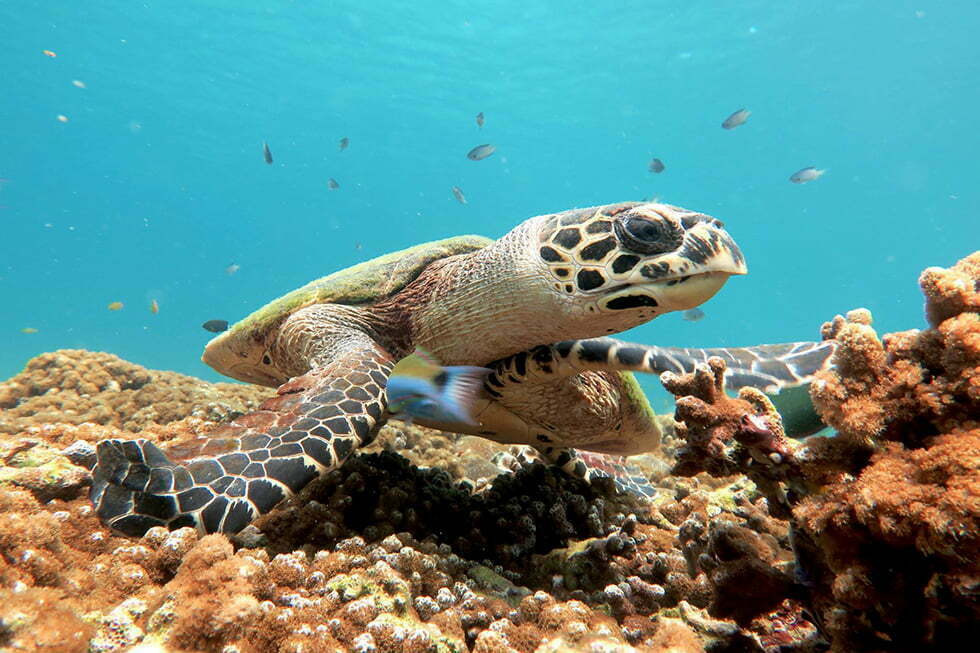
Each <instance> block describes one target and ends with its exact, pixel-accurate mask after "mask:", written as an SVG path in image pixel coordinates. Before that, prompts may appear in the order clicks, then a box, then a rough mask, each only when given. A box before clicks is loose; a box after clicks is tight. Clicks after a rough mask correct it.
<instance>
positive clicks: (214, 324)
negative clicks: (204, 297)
mask: <svg viewBox="0 0 980 653" xmlns="http://www.w3.org/2000/svg"><path fill="white" fill-rule="evenodd" d="M201 328H203V329H204V330H205V331H210V332H211V333H221V332H222V331H227V330H228V320H208V321H207V322H205V323H204V324H202V325H201Z"/></svg>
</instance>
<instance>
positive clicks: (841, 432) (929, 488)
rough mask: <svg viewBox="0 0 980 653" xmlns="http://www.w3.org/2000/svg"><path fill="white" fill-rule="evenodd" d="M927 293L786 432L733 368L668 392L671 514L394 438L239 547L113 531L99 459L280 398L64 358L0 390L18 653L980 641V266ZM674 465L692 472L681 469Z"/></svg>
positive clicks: (245, 535)
mask: <svg viewBox="0 0 980 653" xmlns="http://www.w3.org/2000/svg"><path fill="white" fill-rule="evenodd" d="M920 284H921V286H922V288H923V291H924V293H925V295H926V315H927V318H928V320H929V323H930V325H931V326H930V328H928V329H925V330H922V331H908V332H903V333H897V334H890V335H886V336H884V337H883V338H879V336H878V335H877V334H876V333H875V331H874V330H873V329H872V327H871V318H870V314H868V312H867V311H852V312H851V313H849V314H848V316H847V317H846V318H844V317H838V318H836V319H835V320H833V321H832V322H830V323H828V324H827V325H825V327H824V330H823V335H824V337H825V338H829V339H834V340H836V341H837V342H838V343H839V347H838V350H837V353H836V355H835V366H834V368H833V369H831V370H829V371H827V372H825V373H822V374H821V376H820V378H818V379H817V380H816V381H815V383H814V384H813V388H812V395H813V399H814V402H815V405H816V406H817V408H818V410H819V412H820V414H821V415H822V417H823V418H824V420H825V421H826V422H827V423H828V424H829V425H830V426H831V428H832V429H833V430H834V433H833V434H832V436H831V437H813V438H810V439H808V440H806V441H804V442H797V441H794V440H791V439H789V438H787V437H785V436H784V434H783V431H782V426H781V423H780V420H779V416H778V413H776V412H775V410H774V409H773V408H772V406H771V404H770V403H769V402H768V400H767V399H766V397H765V396H764V395H760V394H758V393H753V392H752V391H743V392H742V393H741V395H740V397H738V398H733V397H730V396H728V395H727V394H726V393H725V392H724V383H723V378H722V374H723V371H724V364H723V362H721V361H720V360H718V359H715V360H713V361H712V362H711V363H710V365H709V366H705V367H704V368H703V369H701V370H699V371H697V372H696V373H695V374H692V375H685V376H667V377H666V378H664V382H665V385H666V386H667V387H668V389H669V390H670V391H671V392H673V393H674V394H676V395H677V396H678V397H679V399H678V410H677V415H676V417H677V419H678V420H681V421H680V422H678V423H677V424H676V428H675V425H674V424H673V423H672V422H671V421H670V420H669V419H666V420H665V425H666V426H667V429H666V433H667V434H666V436H665V439H664V445H665V446H664V451H663V452H662V453H661V454H658V455H657V456H647V457H645V459H641V460H640V461H639V464H641V465H644V468H645V469H646V470H647V472H648V473H649V474H650V475H651V477H652V480H653V482H654V484H656V485H657V486H658V487H660V488H662V492H661V493H660V494H659V495H658V497H657V498H655V499H654V500H653V501H652V502H643V501H641V500H639V499H636V498H633V497H630V496H623V495H619V494H617V493H616V491H615V490H614V488H613V487H612V484H611V483H607V482H601V481H600V482H597V483H595V484H593V485H591V486H590V485H586V484H584V483H582V482H580V481H577V480H574V479H571V478H569V477H567V476H566V475H563V474H562V473H560V472H556V471H554V470H553V469H551V468H547V467H545V466H542V465H540V464H536V465H533V466H529V467H525V468H521V469H518V470H517V471H511V470H510V467H511V466H512V463H513V461H514V456H513V455H511V454H512V453H513V452H512V451H511V450H510V449H508V448H507V447H504V446H501V445H496V444H494V443H490V442H487V441H485V440H481V439H478V438H472V437H462V436H455V435H446V434H439V433H437V432H434V431H428V430H425V429H421V428H418V427H414V426H406V425H403V424H401V423H399V422H392V423H390V424H389V425H388V426H386V427H384V429H383V430H382V433H381V435H380V436H379V437H378V439H377V441H376V442H375V443H373V444H372V446H371V447H369V448H367V449H366V450H365V451H364V453H362V454H360V455H356V456H354V457H353V458H352V459H351V460H349V461H348V463H347V464H345V465H344V466H343V467H342V468H340V469H338V470H335V471H333V472H331V473H330V474H328V475H326V476H325V477H324V478H322V479H319V480H317V481H315V482H314V483H312V484H311V486H310V487H309V488H307V489H306V490H304V491H303V492H302V493H301V494H300V496H298V497H297V498H296V499H294V500H292V501H289V502H287V503H285V504H284V505H283V506H281V507H280V508H279V509H278V510H276V511H273V512H272V513H270V514H269V515H267V516H266V517H264V518H262V519H260V520H259V521H258V522H257V523H256V524H255V525H253V526H252V527H249V528H247V529H246V530H245V531H243V532H242V533H241V534H239V535H237V536H235V537H233V538H229V537H227V536H225V535H209V536H200V535H198V534H197V533H196V532H194V531H192V530H190V529H186V528H185V529H180V530H177V531H174V532H167V531H165V530H163V529H160V528H155V529H151V530H150V531H149V532H148V533H147V534H146V535H145V536H143V537H142V538H139V539H132V538H127V537H122V536H119V535H116V534H114V533H112V532H110V531H108V530H107V529H106V528H105V527H104V526H103V525H102V524H100V523H99V521H98V520H97V519H96V517H95V516H94V514H93V510H92V508H91V506H90V505H89V503H88V498H87V490H88V486H89V484H90V475H89V471H88V469H87V467H86V465H87V464H89V463H90V461H91V455H92V445H94V443H95V442H97V441H98V440H101V439H104V438H111V437H123V438H135V437H137V436H138V437H146V438H150V439H152V440H154V441H156V442H160V443H163V444H164V445H165V446H167V445H170V444H173V443H179V442H181V441H183V440H188V439H192V438H195V437H197V436H198V435H200V434H203V433H206V432H207V431H208V430H210V429H211V428H213V427H214V424H215V423H216V422H220V421H225V420H228V419H231V418H232V417H234V416H236V415H238V414H241V413H243V412H247V411H249V410H251V409H252V408H254V407H255V406H257V405H258V403H260V402H261V401H262V400H263V399H264V398H265V397H267V396H268V395H269V391H268V390H264V389H257V388H250V387H247V386H242V385H235V384H210V383H206V382H203V381H199V380H197V379H193V378H190V377H186V376H182V375H179V374H174V373H170V372H157V371H151V370H146V369H144V368H141V367H139V366H137V365H134V364H132V363H128V362H126V361H123V360H120V359H119V358H117V357H115V356H112V355H110V354H103V353H93V352H86V351H78V350H63V351H58V352H53V353H49V354H43V355H41V356H38V357H37V358H35V359H33V360H31V361H30V362H29V363H28V365H27V367H26V368H25V370H24V372H23V373H21V374H19V375H17V376H16V377H14V378H12V379H10V380H8V381H7V382H5V383H0V411H2V412H0V650H11V651H35V650H43V651H123V650H129V649H131V648H132V647H138V648H137V649H134V650H139V651H222V652H227V653H233V652H235V651H239V652H241V653H250V652H255V653H259V652H265V651H277V652H278V651H283V652H286V651H288V652H300V651H358V652H364V653H367V652H371V651H376V652H387V651H393V652H405V653H408V652H416V651H418V652H449V651H459V652H462V651H479V652H481V653H490V652H496V651H501V652H508V653H510V652H515V651H519V652H522V653H530V652H535V651H536V652H541V653H544V652H548V651H553V652H557V651H676V652H687V651H713V652H720V651H730V652H735V651H773V652H774V651H801V652H802V651H821V650H826V649H827V648H828V647H829V648H830V649H832V650H834V651H840V652H843V651H891V650H909V651H912V650H915V651H924V650H948V649H951V648H952V647H955V646H962V643H963V642H964V641H966V640H964V639H963V638H964V637H966V636H967V635H968V634H969V633H971V632H973V631H971V628H973V629H975V627H976V624H977V623H980V605H978V595H980V563H978V559H980V524H978V521H980V313H978V311H980V253H977V254H974V255H973V256H971V257H969V258H967V259H964V260H963V261H961V262H960V263H959V264H957V265H956V266H954V267H952V268H950V269H948V270H944V269H939V268H931V269H929V270H927V271H926V272H925V273H923V275H922V278H921V279H920ZM671 472H673V473H671Z"/></svg>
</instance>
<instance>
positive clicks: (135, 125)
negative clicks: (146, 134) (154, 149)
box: [126, 120, 143, 134]
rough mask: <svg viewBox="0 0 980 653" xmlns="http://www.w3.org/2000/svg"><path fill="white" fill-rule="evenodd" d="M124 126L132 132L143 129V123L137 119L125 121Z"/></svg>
mask: <svg viewBox="0 0 980 653" xmlns="http://www.w3.org/2000/svg"><path fill="white" fill-rule="evenodd" d="M126 128H127V129H129V131H130V132H132V133H133V134H138V133H139V132H140V131H142V130H143V123H141V122H140V121H138V120H130V121H129V122H128V123H126Z"/></svg>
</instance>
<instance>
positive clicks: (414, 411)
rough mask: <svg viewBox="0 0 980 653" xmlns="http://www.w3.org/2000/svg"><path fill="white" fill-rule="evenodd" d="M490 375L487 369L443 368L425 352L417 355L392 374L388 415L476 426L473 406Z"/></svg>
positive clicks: (412, 356) (389, 380) (400, 364)
mask: <svg viewBox="0 0 980 653" xmlns="http://www.w3.org/2000/svg"><path fill="white" fill-rule="evenodd" d="M488 374H490V370H488V369H487V368H485V367H472V366H466V365H461V366H454V367H443V366H442V365H439V364H438V363H437V362H436V361H434V360H433V359H432V358H431V357H430V356H429V355H428V354H427V353H426V352H423V351H416V352H415V353H414V354H412V355H411V356H409V357H407V358H403V359H402V360H400V361H399V362H398V364H397V365H395V367H394V369H393V370H392V371H391V376H390V377H389V378H388V386H387V388H386V390H385V392H386V393H387V396H388V411H389V412H390V413H391V414H392V415H394V416H395V417H397V418H399V419H402V420H405V421H411V420H413V419H425V420H430V421H434V422H441V423H443V424H476V419H474V417H473V414H472V410H473V404H474V403H475V401H476V400H477V398H478V397H479V395H480V392H481V391H482V389H483V381H484V380H485V379H486V378H487V375H488Z"/></svg>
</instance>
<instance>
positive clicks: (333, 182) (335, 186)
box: [327, 177, 340, 190]
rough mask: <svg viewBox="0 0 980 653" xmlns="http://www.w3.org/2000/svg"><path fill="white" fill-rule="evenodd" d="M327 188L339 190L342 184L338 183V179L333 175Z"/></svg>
mask: <svg viewBox="0 0 980 653" xmlns="http://www.w3.org/2000/svg"><path fill="white" fill-rule="evenodd" d="M327 188H329V189H330V190H337V189H338V188H340V184H338V183H337V180H336V179H334V178H333V177H331V178H330V179H328V180H327Z"/></svg>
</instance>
